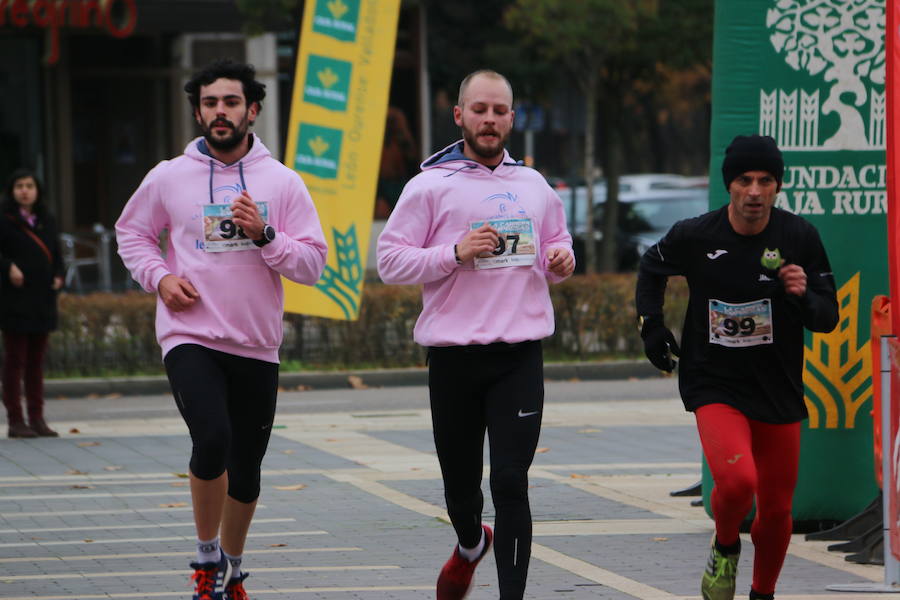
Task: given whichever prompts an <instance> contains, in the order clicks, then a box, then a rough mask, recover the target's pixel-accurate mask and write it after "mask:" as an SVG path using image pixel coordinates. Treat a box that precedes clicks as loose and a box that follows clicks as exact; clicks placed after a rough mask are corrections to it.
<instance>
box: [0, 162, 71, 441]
mask: <svg viewBox="0 0 900 600" xmlns="http://www.w3.org/2000/svg"><path fill="white" fill-rule="evenodd" d="M2 202H3V204H2V213H3V214H2V217H0V275H2V288H0V289H2V292H0V331H2V332H3V405H4V406H5V407H6V420H7V423H8V424H9V437H11V438H14V437H20V438H25V437H28V438H30V437H38V436H45V437H57V436H58V434H57V433H56V432H55V431H53V430H52V429H50V427H48V426H47V423H46V422H45V421H44V353H45V352H46V350H47V338H48V337H49V335H50V332H51V331H53V330H54V329H56V324H57V313H56V295H57V291H58V290H59V289H60V288H61V287H62V284H63V271H64V268H63V261H62V257H61V255H60V252H59V242H58V241H57V240H58V236H57V229H56V222H55V220H54V219H53V217H52V216H51V215H50V214H49V213H48V212H47V210H46V205H45V203H44V201H43V198H42V196H41V182H40V180H39V179H38V178H37V175H36V174H35V173H34V172H32V171H30V170H28V169H18V170H16V171H14V172H13V174H12V175H11V176H10V178H9V182H8V183H7V185H6V188H5V193H4V196H3V201H2ZM23 380H24V383H25V385H24V388H25V399H26V402H25V404H26V407H27V415H28V422H27V423H26V422H25V414H24V413H23V411H22V402H21V397H22V387H23V386H22V382H23Z"/></svg>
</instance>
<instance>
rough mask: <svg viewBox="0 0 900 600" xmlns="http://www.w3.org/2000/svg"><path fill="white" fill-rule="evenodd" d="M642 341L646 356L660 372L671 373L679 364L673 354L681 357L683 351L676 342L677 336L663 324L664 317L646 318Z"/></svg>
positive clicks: (651, 316)
mask: <svg viewBox="0 0 900 600" xmlns="http://www.w3.org/2000/svg"><path fill="white" fill-rule="evenodd" d="M641 339H642V340H644V354H646V355H647V358H648V359H650V362H651V363H652V364H653V366H654V367H656V368H657V369H659V370H660V371H665V372H667V373H671V372H672V370H673V369H674V368H675V366H676V365H677V364H678V361H676V360H675V359H674V358H672V354H674V355H675V356H681V349H680V348H679V347H678V342H676V341H675V336H674V335H672V332H671V331H669V330H668V329H667V328H666V326H665V324H664V323H663V318H662V315H650V316H649V317H644V324H643V325H642V326H641Z"/></svg>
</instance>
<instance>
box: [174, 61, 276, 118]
mask: <svg viewBox="0 0 900 600" xmlns="http://www.w3.org/2000/svg"><path fill="white" fill-rule="evenodd" d="M217 79H234V80H235V81H240V82H241V85H242V86H243V88H244V100H246V101H247V106H250V105H251V104H253V103H254V102H256V106H257V112H260V111H262V101H263V98H265V97H266V84H264V83H260V82H259V81H257V80H256V69H255V68H253V65H248V64H245V63H239V62H235V61H233V60H231V59H230V58H223V59H219V60H215V61H213V62H211V63H209V64H208V65H206V66H205V67H203V69H202V70H200V71H198V72H197V73H194V76H193V77H191V79H190V81H188V82H187V83H186V84H184V91H185V92H187V94H188V99H189V100H190V101H191V106H192V107H193V108H200V88H201V87H203V86H204V85H209V84H211V83H212V82H214V81H215V80H217Z"/></svg>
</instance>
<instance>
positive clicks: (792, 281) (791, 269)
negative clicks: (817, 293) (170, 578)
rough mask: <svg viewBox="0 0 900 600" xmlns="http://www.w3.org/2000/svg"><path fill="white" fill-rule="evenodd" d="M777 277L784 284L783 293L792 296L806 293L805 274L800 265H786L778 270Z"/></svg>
mask: <svg viewBox="0 0 900 600" xmlns="http://www.w3.org/2000/svg"><path fill="white" fill-rule="evenodd" d="M778 277H780V278H781V281H782V283H783V284H784V291H785V292H787V293H788V294H793V295H794V296H802V295H803V294H805V293H806V272H805V271H804V270H803V267H801V266H800V265H794V264H787V265H784V266H783V267H781V268H780V269H778Z"/></svg>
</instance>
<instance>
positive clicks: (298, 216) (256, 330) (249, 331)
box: [116, 135, 327, 363]
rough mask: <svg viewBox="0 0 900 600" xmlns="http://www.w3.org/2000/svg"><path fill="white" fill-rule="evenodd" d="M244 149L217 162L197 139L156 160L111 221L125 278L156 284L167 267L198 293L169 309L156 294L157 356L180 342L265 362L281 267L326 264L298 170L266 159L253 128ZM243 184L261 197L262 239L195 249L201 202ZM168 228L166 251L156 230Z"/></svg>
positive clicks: (297, 273) (302, 273)
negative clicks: (264, 209)
mask: <svg viewBox="0 0 900 600" xmlns="http://www.w3.org/2000/svg"><path fill="white" fill-rule="evenodd" d="M252 142H253V143H252V146H251V148H250V151H249V152H248V153H247V154H246V155H245V156H244V157H243V158H242V159H241V160H240V161H239V162H237V163H234V164H231V165H225V164H224V163H222V162H220V161H218V160H216V159H215V158H213V157H212V156H210V155H209V154H208V150H207V147H206V141H205V140H204V139H203V138H197V139H195V140H193V141H192V142H190V143H189V144H188V145H187V147H186V148H185V150H184V154H183V155H182V156H179V157H177V158H174V159H172V160H165V161H162V162H161V163H159V164H158V165H156V167H154V168H153V169H152V170H151V171H150V172H149V173H148V174H147V176H146V177H145V178H144V181H142V182H141V185H140V187H138V189H137V191H136V192H135V193H134V195H133V196H132V197H131V199H130V200H129V201H128V204H126V205H125V209H124V210H123V211H122V216H120V217H119V220H118V222H117V223H116V239H117V242H118V245H119V255H120V256H121V257H122V261H123V262H124V263H125V266H126V267H128V270H129V271H131V274H132V276H133V277H134V279H135V280H136V281H137V282H138V283H140V284H141V286H142V287H143V288H144V289H145V290H147V291H148V292H156V291H157V288H158V286H159V282H160V280H161V279H162V278H163V277H165V276H166V275H169V274H174V275H177V276H179V277H182V278H184V279H186V280H188V281H190V282H191V284H193V286H194V287H195V288H196V289H197V291H198V292H199V294H200V299H199V300H198V301H197V302H196V304H194V306H192V307H191V308H189V309H188V310H185V311H182V312H173V311H171V310H169V309H168V308H166V306H165V304H163V302H162V299H159V298H158V299H157V302H156V338H157V340H158V341H159V345H160V346H161V347H162V353H163V356H165V355H166V353H167V352H168V351H169V350H171V349H172V348H174V347H175V346H177V345H179V344H199V345H201V346H205V347H207V348H211V349H213V350H219V351H221V352H227V353H228V354H234V355H237V356H244V357H247V358H254V359H258V360H263V361H267V362H273V363H277V362H278V348H279V346H281V339H282V314H283V312H284V290H283V289H282V286H281V276H282V275H283V276H284V277H287V278H288V279H290V280H292V281H296V282H297V283H302V284H306V285H313V284H315V283H316V281H318V279H319V277H320V276H321V274H322V269H323V268H324V266H325V255H326V252H327V246H326V243H325V237H324V235H323V234H322V227H321V225H320V224H319V218H318V215H317V214H316V208H315V206H314V205H313V203H312V199H311V198H310V196H309V192H308V191H307V189H306V186H305V185H304V183H303V180H302V179H300V176H299V175H297V173H295V172H294V171H292V170H291V169H289V168H287V167H285V166H284V165H282V164H281V163H279V162H278V161H277V160H275V159H274V158H272V155H271V154H270V153H269V151H268V149H266V147H265V146H264V145H263V144H262V142H261V141H260V140H259V138H257V137H256V136H255V135H254V136H253V140H252ZM243 189H246V190H247V192H248V193H249V195H250V197H251V198H252V199H253V200H254V201H255V202H257V203H259V202H266V203H268V217H267V218H266V219H264V220H265V221H266V222H267V223H268V224H269V225H271V226H272V227H274V228H275V231H276V232H277V234H276V236H275V240H274V241H272V242H271V243H269V244H267V245H266V246H264V247H262V248H257V247H255V246H253V247H251V248H250V249H246V250H237V251H230V252H206V251H204V239H205V238H204V231H203V224H204V218H203V216H204V215H203V206H204V205H209V204H211V203H212V204H220V205H221V204H225V205H228V204H230V203H231V202H232V201H233V200H234V199H235V198H236V197H237V196H239V195H240V194H241V190H243ZM164 229H168V230H169V236H168V242H167V244H166V250H165V252H163V253H161V252H160V247H159V235H160V232H162V231H163V230H164Z"/></svg>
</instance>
